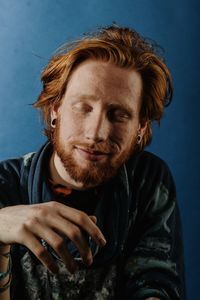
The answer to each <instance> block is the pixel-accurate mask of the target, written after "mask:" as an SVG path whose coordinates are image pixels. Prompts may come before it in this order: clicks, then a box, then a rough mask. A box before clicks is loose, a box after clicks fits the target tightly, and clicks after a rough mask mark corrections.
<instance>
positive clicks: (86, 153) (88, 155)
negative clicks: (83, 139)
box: [75, 147, 111, 161]
mask: <svg viewBox="0 0 200 300" xmlns="http://www.w3.org/2000/svg"><path fill="white" fill-rule="evenodd" d="M75 148H76V150H77V151H78V153H79V154H80V155H81V157H83V158H84V159H86V160H90V161H100V160H102V159H105V158H106V157H108V156H109V155H110V154H111V153H108V152H102V151H98V150H92V149H86V148H81V147H75Z"/></svg>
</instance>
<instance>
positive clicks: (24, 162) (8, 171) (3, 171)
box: [0, 152, 34, 182]
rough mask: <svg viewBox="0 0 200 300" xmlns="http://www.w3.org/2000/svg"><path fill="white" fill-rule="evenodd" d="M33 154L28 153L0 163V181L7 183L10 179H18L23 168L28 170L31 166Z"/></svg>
mask: <svg viewBox="0 0 200 300" xmlns="http://www.w3.org/2000/svg"><path fill="white" fill-rule="evenodd" d="M33 156H34V153H33V152H32V153H28V154H25V155H24V156H21V157H17V158H11V159H7V160H4V161H1V162H0V181H1V182H3V181H6V180H8V181H9V182H10V181H12V179H15V180H16V179H17V178H20V176H21V172H22V170H23V169H24V168H29V167H30V165H31V161H32V158H33Z"/></svg>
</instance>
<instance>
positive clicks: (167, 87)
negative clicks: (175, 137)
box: [34, 25, 173, 149]
mask: <svg viewBox="0 0 200 300" xmlns="http://www.w3.org/2000/svg"><path fill="white" fill-rule="evenodd" d="M89 58H95V59H97V60H101V61H108V62H112V63H113V64H115V65H116V66H119V67H121V68H133V69H135V70H136V71H138V72H139V73H140V74H141V77H142V82H143V90H142V106H141V111H140V122H141V123H142V122H146V121H147V122H148V125H147V130H146V132H145V134H144V136H143V139H142V142H141V144H140V149H143V148H144V147H145V146H146V145H147V144H149V143H150V141H151V138H152V128H151V122H152V121H154V120H155V121H158V122H159V121H160V119H161V117H162V115H163V111H164V107H165V106H166V105H168V104H169V103H170V101H171V98H172V93H173V87H172V78H171V74H170V72H169V70H168V68H167V66H166V64H165V63H164V61H163V59H162V58H161V57H160V56H159V55H157V54H156V47H155V46H154V45H153V43H152V42H149V41H147V40H145V39H144V38H143V37H141V36H140V35H139V34H138V33H137V32H136V31H134V30H132V29H130V28H122V27H118V26H116V25H114V26H110V27H106V28H102V29H100V30H99V31H98V32H96V33H93V34H91V35H89V36H85V37H84V38H83V39H81V40H77V41H75V42H73V43H71V44H67V45H64V46H63V47H62V49H61V50H60V51H59V52H57V54H56V55H54V56H53V57H52V59H51V60H50V62H49V64H48V65H47V66H46V68H45V69H44V71H43V72H42V77H41V80H42V82H43V90H42V91H41V94H40V95H39V97H38V99H37V101H36V102H35V104H34V106H35V107H36V108H39V109H41V111H42V114H43V118H44V121H45V123H46V129H45V134H46V135H47V137H48V138H49V139H51V134H52V129H51V120H50V114H51V110H52V108H53V107H59V105H60V104H61V100H62V97H63V95H64V93H65V90H66V88H67V83H68V81H69V78H70V75H71V74H72V72H73V70H74V68H75V67H76V66H78V65H79V64H80V63H81V62H82V61H84V60H86V59H89Z"/></svg>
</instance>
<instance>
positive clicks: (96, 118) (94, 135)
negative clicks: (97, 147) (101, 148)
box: [85, 112, 111, 143]
mask: <svg viewBox="0 0 200 300" xmlns="http://www.w3.org/2000/svg"><path fill="white" fill-rule="evenodd" d="M110 127H111V124H110V122H109V120H108V119H107V118H106V116H105V115H104V114H103V113H101V112H97V113H92V114H91V115H90V117H89V118H88V119H87V121H86V125H85V137H86V139H87V140H90V141H93V142H96V143H97V142H103V141H106V140H107V139H108V137H109V134H110V130H111V128H110Z"/></svg>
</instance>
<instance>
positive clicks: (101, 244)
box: [99, 237, 107, 247]
mask: <svg viewBox="0 0 200 300" xmlns="http://www.w3.org/2000/svg"><path fill="white" fill-rule="evenodd" d="M99 242H100V246H102V247H103V246H105V244H106V243H107V242H106V240H105V239H104V238H103V237H100V238H99Z"/></svg>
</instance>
